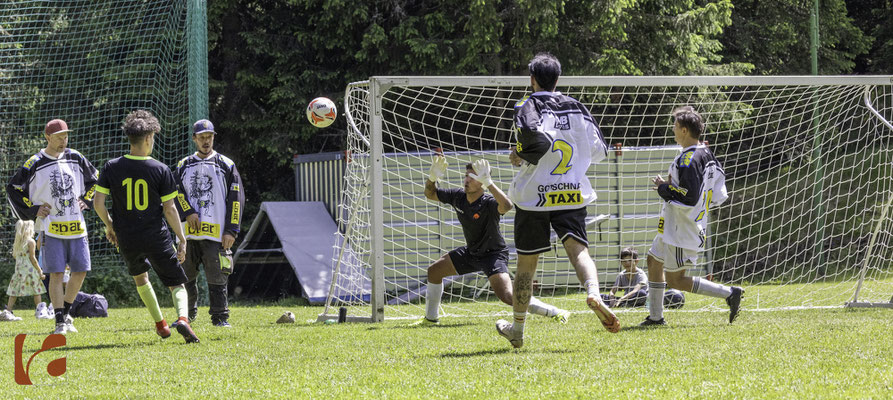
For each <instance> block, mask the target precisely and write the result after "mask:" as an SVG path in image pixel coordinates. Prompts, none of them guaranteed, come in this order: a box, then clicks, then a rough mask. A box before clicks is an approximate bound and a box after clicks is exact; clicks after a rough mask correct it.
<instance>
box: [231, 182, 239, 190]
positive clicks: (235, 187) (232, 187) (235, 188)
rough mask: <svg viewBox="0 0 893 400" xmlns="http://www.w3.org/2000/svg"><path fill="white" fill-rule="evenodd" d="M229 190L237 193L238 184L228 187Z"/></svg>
mask: <svg viewBox="0 0 893 400" xmlns="http://www.w3.org/2000/svg"><path fill="white" fill-rule="evenodd" d="M229 188H230V190H232V191H234V192H238V191H239V184H238V183H233V184H232V185H230V187H229Z"/></svg>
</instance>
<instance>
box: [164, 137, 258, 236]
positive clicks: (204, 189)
mask: <svg viewBox="0 0 893 400" xmlns="http://www.w3.org/2000/svg"><path fill="white" fill-rule="evenodd" d="M176 179H177V184H178V186H179V187H180V193H179V196H178V197H177V201H176V205H177V211H178V212H179V213H180V219H181V220H185V219H186V217H187V216H189V215H190V214H198V217H199V220H200V221H201V224H200V225H201V228H200V230H199V231H196V230H194V229H192V228H191V227H190V226H189V225H188V224H187V225H186V230H185V232H186V239H189V240H213V241H215V242H220V241H221V240H222V238H223V234H224V233H228V234H230V235H232V236H233V237H238V234H239V224H240V223H241V220H242V204H244V203H245V194H244V191H243V188H242V178H241V177H240V176H239V171H238V170H237V169H236V165H235V163H233V161H232V160H230V159H229V158H228V157H226V156H224V155H222V154H220V153H217V152H216V151H213V152H212V153H211V154H210V155H208V157H206V158H201V157H199V156H198V154H193V155H191V156H188V157H186V158H184V159H182V160H180V162H179V163H178V164H177V173H176Z"/></svg>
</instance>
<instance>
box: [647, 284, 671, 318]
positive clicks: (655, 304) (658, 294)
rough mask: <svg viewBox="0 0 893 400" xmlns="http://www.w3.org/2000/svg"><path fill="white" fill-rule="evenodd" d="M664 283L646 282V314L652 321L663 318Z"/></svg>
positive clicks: (665, 287) (665, 286)
mask: <svg viewBox="0 0 893 400" xmlns="http://www.w3.org/2000/svg"><path fill="white" fill-rule="evenodd" d="M666 289H667V283H666V282H651V281H649V282H648V314H649V318H651V320H652V321H660V320H662V319H663V318H664V291H666Z"/></svg>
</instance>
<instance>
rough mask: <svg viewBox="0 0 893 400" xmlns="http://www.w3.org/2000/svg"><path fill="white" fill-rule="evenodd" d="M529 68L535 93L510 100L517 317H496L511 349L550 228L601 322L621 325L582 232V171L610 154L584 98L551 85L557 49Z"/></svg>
mask: <svg viewBox="0 0 893 400" xmlns="http://www.w3.org/2000/svg"><path fill="white" fill-rule="evenodd" d="M529 69H530V84H531V86H533V91H534V93H533V94H531V95H530V96H527V97H525V98H524V99H522V100H521V101H519V102H518V103H517V104H515V126H516V128H517V132H516V136H517V142H518V143H517V147H516V148H515V150H514V151H513V152H512V154H511V155H510V160H511V162H512V165H514V166H516V167H521V169H520V170H519V171H518V173H517V175H515V178H514V179H513V180H512V185H511V187H510V189H509V198H511V199H512V201H513V202H514V203H515V206H516V209H517V211H516V213H515V248H516V249H517V252H518V271H517V274H516V275H515V281H514V299H513V305H512V308H513V311H514V321H513V322H512V323H509V322H508V321H504V320H499V321H496V330H497V331H498V332H499V334H500V335H502V336H503V337H505V338H506V339H508V340H509V342H510V343H511V344H512V346H514V347H516V348H518V347H521V346H523V344H524V322H525V320H526V318H527V309H528V306H529V304H530V295H531V290H532V282H533V274H534V273H535V272H536V267H537V263H538V261H539V255H540V253H544V252H547V251H549V250H550V249H551V242H550V236H551V235H550V233H551V232H550V227H551V229H554V230H555V232H556V233H557V234H558V237H559V238H560V239H561V241H562V243H563V244H564V249H565V251H566V252H567V255H568V259H569V261H570V262H571V264H572V265H573V266H574V269H576V271H577V278H578V279H579V280H580V283H582V284H583V286H584V287H585V288H586V290H587V294H588V296H587V299H586V303H587V305H588V306H589V307H590V308H591V309H592V310H593V311H594V312H595V313H596V315H597V316H598V318H599V320H601V322H602V324H603V325H604V327H605V329H607V330H608V331H610V332H615V333H616V332H618V331H620V321H619V320H618V319H617V317H616V316H614V313H613V312H611V309H610V308H608V306H607V305H605V304H604V302H603V301H602V299H601V296H600V293H599V287H598V276H597V275H596V270H595V263H594V262H593V261H592V258H591V257H590V256H589V248H588V247H589V242H588V240H587V235H586V206H587V205H588V204H589V203H591V202H592V201H594V200H595V197H596V196H595V192H594V191H593V190H592V186H591V185H590V183H589V178H588V177H587V176H586V171H587V170H588V169H589V166H590V164H592V163H595V162H599V161H601V160H603V159H605V157H606V156H607V147H606V146H605V141H604V138H602V134H601V130H599V128H598V125H597V124H596V123H595V121H594V120H593V119H592V116H591V115H590V114H589V110H588V109H586V107H585V106H583V104H581V103H580V102H579V101H577V100H575V99H573V98H571V97H568V96H565V95H563V94H561V93H559V92H556V91H555V86H556V84H557V82H558V77H559V76H560V75H561V64H560V63H559V62H558V60H557V59H556V58H555V57H554V56H552V55H551V54H548V53H540V54H537V55H536V57H534V58H533V60H531V61H530V64H529Z"/></svg>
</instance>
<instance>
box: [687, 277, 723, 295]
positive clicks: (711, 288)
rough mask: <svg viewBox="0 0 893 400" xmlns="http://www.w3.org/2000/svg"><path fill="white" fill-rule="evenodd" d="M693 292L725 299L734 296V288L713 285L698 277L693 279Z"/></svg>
mask: <svg viewBox="0 0 893 400" xmlns="http://www.w3.org/2000/svg"><path fill="white" fill-rule="evenodd" d="M691 292H692V293H697V294H703V295H705V296H710V297H719V298H721V299H725V298H727V297H729V296H731V295H732V288H731V287H729V286H725V285H720V284H718V283H713V282H710V281H708V280H706V279H701V277H698V276H696V277H694V278H692V284H691Z"/></svg>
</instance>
